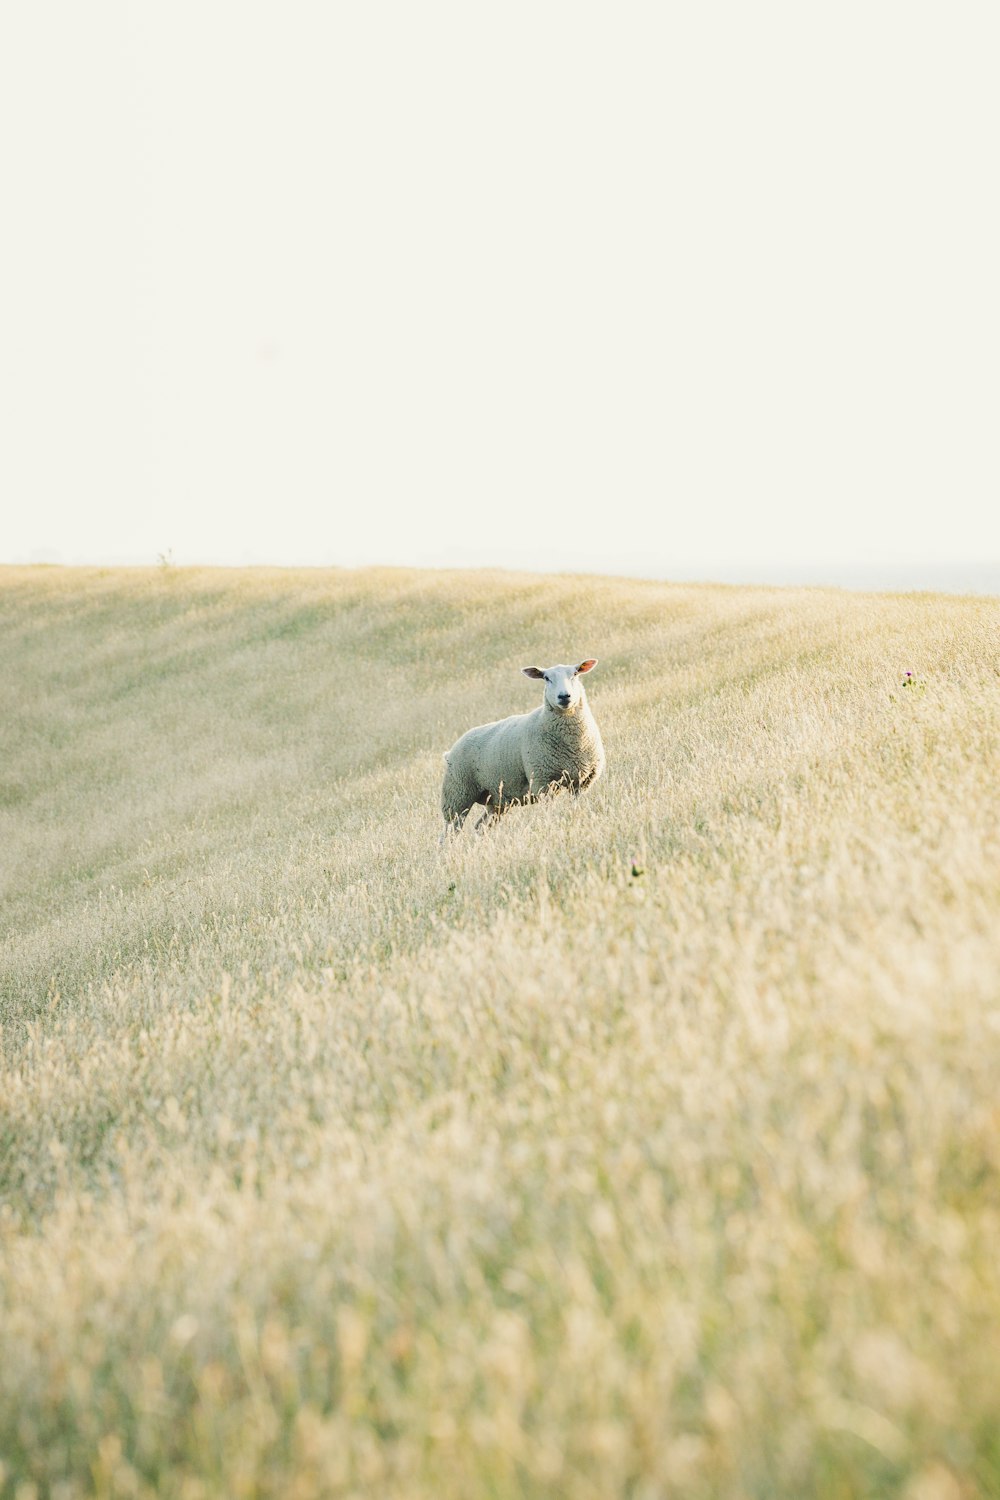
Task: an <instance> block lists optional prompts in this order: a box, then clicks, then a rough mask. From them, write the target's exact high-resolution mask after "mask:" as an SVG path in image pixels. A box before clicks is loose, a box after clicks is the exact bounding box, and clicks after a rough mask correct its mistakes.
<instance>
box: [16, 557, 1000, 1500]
mask: <svg viewBox="0 0 1000 1500" xmlns="http://www.w3.org/2000/svg"><path fill="white" fill-rule="evenodd" d="M0 621H2V632H0V652H2V672H0V729H2V736H3V741H2V745H3V755H2V763H0V860H2V876H3V913H4V930H3V943H2V957H0V961H2V969H0V986H2V1001H0V1020H2V1027H3V1033H2V1036H3V1058H2V1069H0V1111H2V1113H0V1192H2V1208H0V1288H2V1289H0V1463H2V1465H3V1476H4V1477H3V1479H2V1481H0V1490H2V1493H3V1494H5V1495H7V1494H9V1495H12V1496H14V1495H16V1496H17V1497H18V1500H29V1497H32V1496H37V1497H39V1500H41V1497H47V1496H51V1497H53V1500H70V1497H74V1496H83V1495H98V1496H105V1497H119V1496H121V1497H126V1496H127V1497H152V1496H156V1497H161V1496H162V1497H175V1496H176V1497H185V1500H198V1497H204V1500H208V1497H215V1496H225V1497H243V1496H246V1497H274V1500H278V1497H281V1500H308V1497H312V1496H315V1497H326V1496H344V1497H346V1496H358V1497H360V1496H380V1497H382V1496H384V1497H388V1500H395V1497H398V1500H422V1497H433V1500H452V1497H454V1500H478V1497H492V1500H514V1497H531V1500H537V1497H551V1500H555V1497H560V1500H561V1497H573V1500H607V1497H611V1496H622V1497H624V1496H629V1497H632V1500H658V1497H661V1496H662V1497H667V1496H681V1497H684V1500H699V1497H709V1496H711V1497H734V1500H735V1497H760V1500H772V1497H789V1500H792V1497H795V1500H800V1497H808V1496H813V1495H815V1496H819V1495H822V1496H844V1497H848V1496H851V1497H853V1496H871V1497H882V1496H889V1495H896V1494H900V1495H905V1496H906V1497H907V1500H963V1497H971V1496H976V1495H983V1496H996V1495H998V1494H1000V1383H998V1381H997V1378H996V1377H997V1371H998V1369H1000V1256H998V1246H1000V1103H998V1088H997V1083H998V1079H1000V982H998V973H1000V798H998V796H997V780H998V778H997V771H998V765H1000V676H998V664H1000V604H998V603H997V602H996V601H991V600H973V599H954V598H950V599H949V598H935V597H930V596H919V597H918V596H912V597H896V598H886V597H861V596H851V595H846V594H841V593H836V592H828V591H819V590H801V591H796V590H774V589H771V590H765V589H733V588H713V587H668V586H662V585H656V584H645V583H633V582H620V581H614V580H597V579H579V578H558V579H552V578H545V579H543V578H537V577H518V576H513V575H499V574H498V575H490V574H464V575H463V574H440V573H438V574H435V573H419V572H405V571H377V570H372V571H366V572H359V573H351V572H343V573H339V572H329V573H327V572H322V573H320V572H309V573H306V572H301V573H277V572H268V571H264V570H261V571H252V572H243V573H223V572H213V571H207V570H206V571H186V570H185V571H180V570H175V569H163V570H157V571H153V572H149V571H134V572H133V571H111V572H109V571H96V570H89V571H66V572H64V571H62V570H47V569H17V570H13V569H10V570H0ZM574 653H575V654H576V655H581V654H588V653H594V654H596V655H598V656H599V657H600V658H601V665H600V667H599V668H598V671H597V673H596V674H595V676H594V679H593V681H592V686H591V690H590V699H591V703H592V705H593V708H594V711H595V713H596V715H597V718H598V722H599V723H600V725H601V729H602V733H603V736H604V741H605V745H606V747H607V752H608V772H607V776H606V778H605V780H604V781H603V782H602V783H600V785H599V786H598V787H597V788H595V789H594V790H593V791H592V792H590V793H588V794H586V795H585V797H583V798H582V799H581V800H580V801H579V802H578V803H576V804H575V805H574V804H572V803H571V802H570V801H569V800H568V799H565V800H556V801H553V802H551V803H550V804H548V805H543V806H539V807H537V808H530V809H524V810H518V811H515V812H513V813H511V814H510V816H509V818H508V819H506V820H505V822H504V823H503V824H502V825H501V826H500V827H499V828H498V829H497V830H496V831H495V832H494V833H492V834H491V835H490V836H489V837H486V838H481V839H477V838H476V837H475V836H474V835H472V834H469V833H467V834H465V835H463V837H462V838H461V839H460V840H459V841H458V843H457V844H456V846H455V847H454V848H453V849H451V850H450V851H447V852H446V853H445V854H442V853H441V852H440V851H439V849H438V845H437V838H438V833H439V828H440V819H439V812H438V792H439V785H440V773H441V769H442V766H441V759H440V756H441V751H442V750H443V749H445V748H446V747H447V746H448V745H449V744H451V742H452V741H453V740H454V739H455V738H456V737H457V735H458V734H459V733H460V732H461V731H463V730H464V729H466V728H468V727H469V726H470V725H471V724H474V723H477V722H481V721H482V720H484V719H487V718H493V717H497V716H499V715H501V714H504V713H508V712H515V711H521V710H523V709H524V708H527V707H530V706H531V703H532V702H533V701H534V697H533V694H534V689H532V687H531V685H530V684H527V683H526V682H525V680H524V679H523V678H522V677H521V676H520V675H519V672H518V668H519V667H520V666H522V665H523V664H524V663H526V662H528V661H529V659H530V660H531V661H534V660H536V659H543V660H545V661H549V660H552V661H558V660H565V659H568V657H569V656H572V655H573V654H574ZM907 671H911V672H913V673H914V674H915V681H914V683H913V685H912V686H910V687H908V688H903V687H902V682H903V679H904V674H905V673H906V672H907ZM636 871H641V873H635V872H636Z"/></svg>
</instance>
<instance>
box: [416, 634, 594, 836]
mask: <svg viewBox="0 0 1000 1500" xmlns="http://www.w3.org/2000/svg"><path fill="white" fill-rule="evenodd" d="M596 666H597V659H596V657H591V658H590V659H589V660H588V661H582V662H581V663H580V665H579V666H578V667H565V666H564V667H547V668H545V669H544V670H543V669H542V668H541V667H522V668H521V670H522V672H523V673H524V675H525V677H535V678H538V679H539V680H540V681H542V682H544V683H545V695H544V697H543V699H542V702H541V705H540V706H539V707H538V708H535V709H532V711H531V713H527V714H512V715H511V717H510V718H509V719H498V720H496V721H495V722H494V723H492V724H479V725H478V726H477V727H476V728H475V729H469V730H467V731H466V733H465V734H463V735H462V737H461V739H459V740H456V742H455V744H454V745H452V747H451V749H450V750H449V751H447V752H446V754H445V757H444V760H445V773H444V785H443V787H442V788H441V811H442V814H443V816H444V826H445V831H444V833H443V834H442V842H443V841H444V840H445V839H447V837H448V835H449V834H451V833H458V831H459V830H460V829H461V827H462V824H463V823H464V822H465V820H466V818H467V817H468V815H469V813H470V812H471V811H472V809H473V808H474V807H475V806H476V804H477V803H482V804H484V805H485V807H486V809H487V812H486V815H485V816H484V817H482V818H481V819H480V820H479V824H478V827H477V831H478V832H482V831H483V829H484V828H486V827H487V826H491V825H492V824H494V823H496V821H497V820H498V818H500V816H501V815H502V814H503V813H505V812H506V811H507V809H508V808H509V807H512V806H514V805H515V804H518V803H523V802H535V801H537V799H538V798H539V797H540V796H542V795H543V794H544V793H546V792H551V791H556V790H558V789H559V788H561V787H568V788H569V789H570V790H571V791H572V792H573V793H574V794H576V793H579V792H582V791H583V789H584V787H588V786H592V785H593V783H594V782H595V781H596V780H597V778H598V777H599V776H600V774H601V772H602V771H603V770H604V746H603V745H602V744H601V734H600V730H599V729H598V727H597V724H596V721H595V719H594V715H593V714H592V713H591V711H590V705H589V704H588V703H587V694H586V693H585V691H584V687H583V683H582V681H581V680H580V679H581V677H582V675H583V673H585V672H590V671H593V669H594V667H596Z"/></svg>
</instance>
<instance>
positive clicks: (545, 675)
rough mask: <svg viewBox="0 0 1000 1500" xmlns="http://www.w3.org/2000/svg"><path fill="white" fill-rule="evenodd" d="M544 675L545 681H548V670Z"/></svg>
mask: <svg viewBox="0 0 1000 1500" xmlns="http://www.w3.org/2000/svg"><path fill="white" fill-rule="evenodd" d="M542 676H543V677H544V678H545V681H546V682H548V680H549V674H548V672H543V673H542Z"/></svg>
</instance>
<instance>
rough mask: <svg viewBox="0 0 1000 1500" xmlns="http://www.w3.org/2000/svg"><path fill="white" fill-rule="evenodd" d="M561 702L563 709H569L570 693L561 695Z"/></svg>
mask: <svg viewBox="0 0 1000 1500" xmlns="http://www.w3.org/2000/svg"><path fill="white" fill-rule="evenodd" d="M559 702H560V703H561V704H562V706H563V708H569V693H560V694H559Z"/></svg>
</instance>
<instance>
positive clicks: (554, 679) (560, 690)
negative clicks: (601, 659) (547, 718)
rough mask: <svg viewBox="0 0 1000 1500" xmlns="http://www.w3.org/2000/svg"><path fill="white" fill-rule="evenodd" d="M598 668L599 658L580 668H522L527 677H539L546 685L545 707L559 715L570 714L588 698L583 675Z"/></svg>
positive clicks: (584, 663)
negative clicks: (584, 688) (582, 679)
mask: <svg viewBox="0 0 1000 1500" xmlns="http://www.w3.org/2000/svg"><path fill="white" fill-rule="evenodd" d="M596 666H597V657H596V656H592V657H591V658H590V659H589V661H582V662H581V663H580V665H579V666H578V667H544V668H543V667H522V668H521V671H522V672H523V673H524V675H525V677H537V678H538V679H539V680H540V681H541V682H544V683H545V707H546V708H551V709H552V711H553V712H554V713H557V714H569V713H572V712H573V710H574V709H575V708H577V707H579V705H580V703H581V702H582V700H583V699H584V697H585V696H586V694H585V693H584V691H583V683H582V682H581V681H580V676H581V673H583V672H590V671H592V670H593V668H594V667H596Z"/></svg>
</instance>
